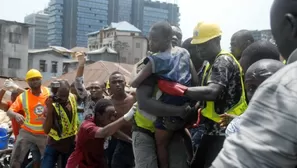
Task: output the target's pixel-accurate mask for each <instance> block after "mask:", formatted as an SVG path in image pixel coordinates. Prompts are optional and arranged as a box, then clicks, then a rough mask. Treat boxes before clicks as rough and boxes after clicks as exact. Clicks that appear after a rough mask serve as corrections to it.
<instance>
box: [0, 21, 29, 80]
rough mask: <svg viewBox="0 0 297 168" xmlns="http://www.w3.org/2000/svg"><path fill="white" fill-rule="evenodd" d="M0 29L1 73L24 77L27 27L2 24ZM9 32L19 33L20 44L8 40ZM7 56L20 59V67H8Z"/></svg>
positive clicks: (26, 65) (26, 67) (26, 62)
mask: <svg viewBox="0 0 297 168" xmlns="http://www.w3.org/2000/svg"><path fill="white" fill-rule="evenodd" d="M2 29H3V30H2V39H3V41H2V42H1V45H2V46H1V48H2V55H3V59H2V60H1V63H2V65H1V68H0V69H1V70H2V71H1V75H2V76H7V77H16V78H21V79H24V78H25V75H26V72H27V70H28V31H29V30H28V27H26V26H22V25H19V24H15V25H11V24H10V25H9V24H2ZM11 32H13V33H17V34H21V40H20V42H21V43H20V44H16V43H10V42H9V34H10V33H11ZM0 40H1V39H0ZM9 58H19V59H21V60H20V68H19V69H13V68H8V65H9ZM0 59H1V58H0Z"/></svg>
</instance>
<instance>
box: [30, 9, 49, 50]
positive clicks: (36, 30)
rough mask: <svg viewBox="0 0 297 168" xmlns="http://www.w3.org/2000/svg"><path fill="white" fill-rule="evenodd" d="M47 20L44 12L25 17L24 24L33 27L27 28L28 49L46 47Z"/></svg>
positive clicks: (47, 17)
mask: <svg viewBox="0 0 297 168" xmlns="http://www.w3.org/2000/svg"><path fill="white" fill-rule="evenodd" d="M48 19H49V16H48V14H46V13H44V11H40V12H37V13H32V14H30V15H27V16H26V17H25V19H24V22H25V23H28V24H32V25H34V26H32V27H30V28H29V49H41V48H47V47H48V42H47V36H48V27H47V26H48Z"/></svg>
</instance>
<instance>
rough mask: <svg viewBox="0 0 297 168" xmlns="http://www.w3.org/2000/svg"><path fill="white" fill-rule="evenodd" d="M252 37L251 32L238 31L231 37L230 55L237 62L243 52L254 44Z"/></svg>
mask: <svg viewBox="0 0 297 168" xmlns="http://www.w3.org/2000/svg"><path fill="white" fill-rule="evenodd" d="M254 41H255V40H254V37H253V34H252V32H251V31H248V30H239V31H238V32H236V33H234V34H233V35H232V37H231V43H230V45H231V53H232V54H233V55H234V57H235V58H236V59H237V60H240V58H241V56H242V53H243V51H244V50H245V49H246V48H247V47H248V46H249V45H251V44H252V43H254Z"/></svg>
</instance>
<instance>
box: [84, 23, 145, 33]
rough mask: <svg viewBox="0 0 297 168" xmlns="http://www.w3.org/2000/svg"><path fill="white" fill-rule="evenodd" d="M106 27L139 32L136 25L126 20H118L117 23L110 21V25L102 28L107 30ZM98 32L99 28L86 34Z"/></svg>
mask: <svg viewBox="0 0 297 168" xmlns="http://www.w3.org/2000/svg"><path fill="white" fill-rule="evenodd" d="M108 29H116V30H119V31H127V32H137V33H141V30H139V29H138V28H137V27H135V26H134V25H132V24H130V23H129V22H127V21H122V22H118V23H115V22H111V24H110V26H107V27H105V28H103V30H108ZM98 33H100V30H98V31H94V32H91V33H88V34H87V35H88V36H91V35H95V34H98Z"/></svg>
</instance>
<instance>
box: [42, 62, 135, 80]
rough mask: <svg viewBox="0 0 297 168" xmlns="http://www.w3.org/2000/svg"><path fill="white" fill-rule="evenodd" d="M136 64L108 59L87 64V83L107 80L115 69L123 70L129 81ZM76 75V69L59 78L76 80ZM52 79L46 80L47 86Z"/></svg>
mask: <svg viewBox="0 0 297 168" xmlns="http://www.w3.org/2000/svg"><path fill="white" fill-rule="evenodd" d="M133 67H134V65H129V64H118V63H114V62H108V61H98V62H95V63H93V64H90V65H87V66H86V67H85V71H84V81H85V83H86V85H88V84H89V83H90V82H93V81H100V82H106V81H107V80H108V78H109V75H110V74H111V73H113V72H115V71H119V72H121V73H122V74H123V75H124V76H125V79H126V81H127V82H128V81H129V80H130V77H131V72H132V70H133ZM75 76H76V70H75V71H72V72H69V73H66V74H64V75H62V76H61V77H59V79H67V80H68V81H69V83H72V82H74V80H75ZM51 81H52V80H49V81H47V82H45V83H44V84H45V86H48V85H49V84H50V83H51Z"/></svg>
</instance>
